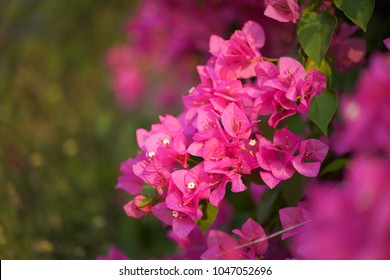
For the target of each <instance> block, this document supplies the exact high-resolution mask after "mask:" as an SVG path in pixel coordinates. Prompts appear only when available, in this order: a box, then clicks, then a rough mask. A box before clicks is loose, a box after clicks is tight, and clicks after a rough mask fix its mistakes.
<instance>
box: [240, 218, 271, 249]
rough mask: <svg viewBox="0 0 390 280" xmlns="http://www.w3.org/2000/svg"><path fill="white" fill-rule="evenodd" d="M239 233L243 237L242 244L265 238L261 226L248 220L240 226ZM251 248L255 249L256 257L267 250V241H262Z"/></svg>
mask: <svg viewBox="0 0 390 280" xmlns="http://www.w3.org/2000/svg"><path fill="white" fill-rule="evenodd" d="M241 233H242V234H243V236H245V239H244V240H242V241H243V242H244V243H247V242H251V241H253V240H259V239H262V238H265V237H266V235H265V232H264V229H263V228H262V226H261V225H259V224H258V223H256V222H255V221H254V220H252V219H250V218H249V219H248V220H247V221H246V222H245V223H244V224H243V225H242V229H241ZM243 242H241V243H243ZM253 247H254V248H255V251H256V254H257V255H261V254H264V253H265V252H266V251H267V248H268V241H267V240H264V241H262V242H259V243H256V244H254V245H253Z"/></svg>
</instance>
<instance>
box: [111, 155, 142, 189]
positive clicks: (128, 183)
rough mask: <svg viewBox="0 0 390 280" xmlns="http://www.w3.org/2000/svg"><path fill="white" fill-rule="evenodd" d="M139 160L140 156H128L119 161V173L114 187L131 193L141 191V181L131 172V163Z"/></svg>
mask: <svg viewBox="0 0 390 280" xmlns="http://www.w3.org/2000/svg"><path fill="white" fill-rule="evenodd" d="M139 160H140V156H138V157H137V158H136V159H132V158H130V159H128V160H126V161H124V162H122V163H121V165H120V167H119V171H120V173H121V175H120V176H119V178H118V183H117V184H116V186H115V188H117V189H122V190H124V191H126V192H127V193H129V194H132V195H136V194H139V193H141V190H142V184H143V181H142V180H141V178H139V177H138V176H136V175H135V174H134V172H133V165H134V164H135V163H137V162H138V161H139Z"/></svg>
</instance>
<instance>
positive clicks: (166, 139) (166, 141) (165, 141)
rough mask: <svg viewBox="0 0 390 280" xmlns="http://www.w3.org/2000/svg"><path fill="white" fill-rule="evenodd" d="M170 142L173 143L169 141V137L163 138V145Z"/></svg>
mask: <svg viewBox="0 0 390 280" xmlns="http://www.w3.org/2000/svg"><path fill="white" fill-rule="evenodd" d="M170 143H171V142H170V141H169V139H168V138H165V139H164V140H163V145H164V146H168V145H169V144H170Z"/></svg>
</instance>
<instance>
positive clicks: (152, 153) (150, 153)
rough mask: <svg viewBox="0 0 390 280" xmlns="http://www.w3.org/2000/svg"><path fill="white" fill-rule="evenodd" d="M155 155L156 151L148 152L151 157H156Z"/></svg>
mask: <svg viewBox="0 0 390 280" xmlns="http://www.w3.org/2000/svg"><path fill="white" fill-rule="evenodd" d="M155 155H156V153H155V152H149V154H148V156H149V157H150V158H152V157H154V156H155Z"/></svg>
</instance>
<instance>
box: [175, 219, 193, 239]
mask: <svg viewBox="0 0 390 280" xmlns="http://www.w3.org/2000/svg"><path fill="white" fill-rule="evenodd" d="M195 227H196V224H195V223H194V221H193V220H192V219H191V218H190V217H189V216H182V217H177V218H174V219H173V222H172V230H173V232H174V233H175V234H176V235H177V237H178V238H180V239H183V238H184V237H186V236H187V235H188V234H189V233H190V232H191V231H192V230H193V229H194V228H195Z"/></svg>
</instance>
